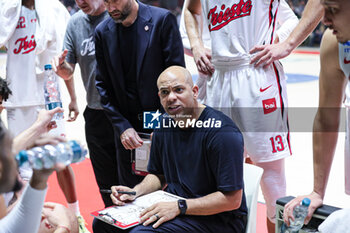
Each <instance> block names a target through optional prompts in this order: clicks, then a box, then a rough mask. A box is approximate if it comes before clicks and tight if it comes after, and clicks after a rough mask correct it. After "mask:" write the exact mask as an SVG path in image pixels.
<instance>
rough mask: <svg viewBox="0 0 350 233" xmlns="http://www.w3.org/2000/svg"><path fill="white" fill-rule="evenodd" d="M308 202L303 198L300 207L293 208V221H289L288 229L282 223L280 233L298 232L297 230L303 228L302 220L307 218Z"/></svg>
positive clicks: (307, 199) (308, 200)
mask: <svg viewBox="0 0 350 233" xmlns="http://www.w3.org/2000/svg"><path fill="white" fill-rule="evenodd" d="M310 202H311V201H310V199H309V198H304V199H303V201H302V202H301V205H298V206H296V207H295V208H294V211H293V216H294V221H292V220H290V222H289V227H287V225H286V224H285V223H283V224H282V227H281V232H282V233H293V232H299V230H300V229H301V228H302V227H303V226H304V220H305V218H306V216H307V213H308V208H309V205H310Z"/></svg>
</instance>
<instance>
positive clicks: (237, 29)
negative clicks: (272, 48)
mask: <svg viewBox="0 0 350 233" xmlns="http://www.w3.org/2000/svg"><path fill="white" fill-rule="evenodd" d="M201 2H202V10H203V12H204V20H205V22H204V25H207V27H208V29H209V32H210V36H211V40H212V62H213V64H214V65H215V64H217V63H219V64H221V63H222V62H227V61H235V60H243V61H244V60H245V61H246V62H247V63H249V60H250V56H251V55H250V54H249V50H250V49H251V48H253V47H254V46H255V45H264V44H271V43H273V42H274V40H275V36H276V27H277V21H278V20H280V21H282V22H280V24H281V25H283V21H286V20H290V19H292V20H293V21H294V23H291V24H289V25H288V27H287V29H286V30H284V32H283V37H285V35H288V34H289V32H290V31H291V30H292V29H293V28H294V26H295V24H296V23H297V19H296V17H295V15H294V14H293V13H292V11H291V10H290V8H289V7H288V5H287V3H286V2H285V1H284V0H260V1H254V2H252V1H251V0H230V1H227V0H215V1H213V0H203V1H201ZM280 6H283V9H282V10H283V14H281V15H282V16H283V17H282V18H280V19H278V18H277V15H278V11H279V7H280ZM288 11H289V13H288V14H286V12H288ZM293 17H294V18H293ZM289 22H290V21H289Z"/></svg>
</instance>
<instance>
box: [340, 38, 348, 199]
mask: <svg viewBox="0 0 350 233" xmlns="http://www.w3.org/2000/svg"><path fill="white" fill-rule="evenodd" d="M338 48H339V49H338V51H339V65H340V68H341V69H342V71H343V72H344V74H345V77H347V78H350V41H348V42H346V43H339V44H338ZM344 104H345V106H346V107H347V108H346V115H347V118H346V134H345V135H346V138H345V153H344V155H345V156H344V164H345V166H344V167H345V193H347V194H349V195H350V84H349V82H348V84H347V86H346V89H345V102H344Z"/></svg>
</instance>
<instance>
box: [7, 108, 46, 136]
mask: <svg viewBox="0 0 350 233" xmlns="http://www.w3.org/2000/svg"><path fill="white" fill-rule="evenodd" d="M44 108H45V107H44V106H43V105H35V106H27V107H16V108H10V107H7V108H6V110H7V123H8V129H9V131H10V132H11V133H12V135H13V136H14V137H15V136H17V135H18V134H20V133H21V132H23V131H24V130H26V129H28V128H29V127H30V126H31V125H32V124H33V123H34V122H35V121H36V118H37V116H38V113H39V111H40V110H41V109H44Z"/></svg>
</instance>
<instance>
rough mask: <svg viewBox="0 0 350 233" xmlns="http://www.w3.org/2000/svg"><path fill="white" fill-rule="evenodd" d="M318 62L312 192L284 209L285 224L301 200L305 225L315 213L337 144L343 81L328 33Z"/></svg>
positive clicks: (336, 47)
mask: <svg viewBox="0 0 350 233" xmlns="http://www.w3.org/2000/svg"><path fill="white" fill-rule="evenodd" d="M320 59H321V71H320V78H319V107H318V111H317V113H316V116H315V119H314V127H313V166H314V188H313V191H312V193H311V194H310V195H307V196H299V197H297V198H295V199H293V200H292V201H290V202H289V203H288V204H287V205H286V206H285V210H284V221H285V222H286V223H287V222H288V219H294V218H293V209H294V207H295V206H296V205H298V204H299V203H300V202H301V200H302V199H303V198H305V197H308V198H310V200H311V204H310V206H309V213H308V216H307V217H306V219H305V223H308V222H309V221H310V219H311V216H312V214H313V212H314V211H315V209H316V208H318V207H319V206H321V205H322V203H323V198H324V195H325V191H326V187H327V182H328V177H329V172H330V169H331V165H332V162H333V157H334V151H335V147H336V144H337V139H338V128H339V124H340V111H341V104H342V100H343V97H344V90H345V86H346V83H347V80H346V78H345V75H344V73H343V72H342V70H341V69H340V66H339V59H338V42H337V40H336V38H335V36H333V35H332V33H331V31H330V30H327V31H326V32H325V34H324V37H323V39H322V43H321V54H320ZM287 224H289V223H287Z"/></svg>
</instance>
